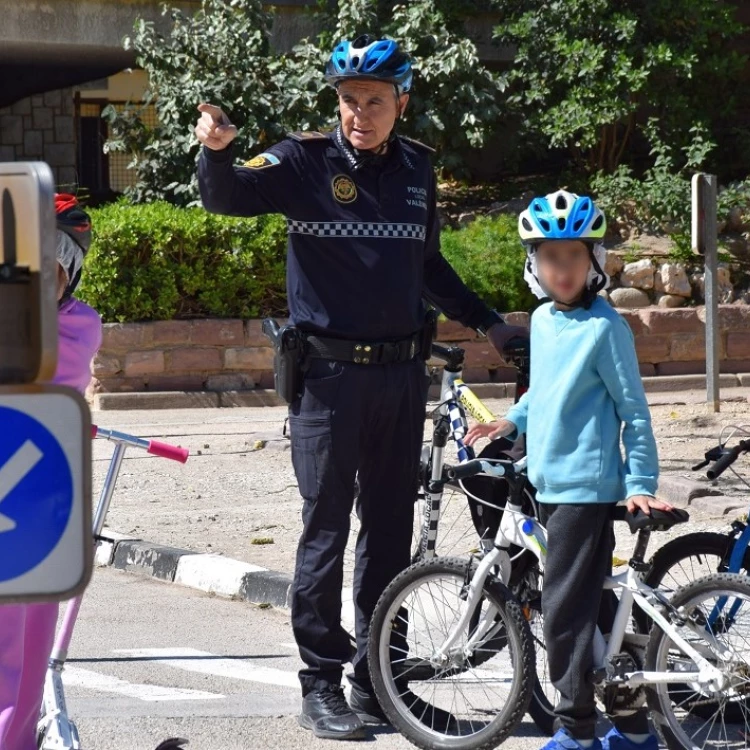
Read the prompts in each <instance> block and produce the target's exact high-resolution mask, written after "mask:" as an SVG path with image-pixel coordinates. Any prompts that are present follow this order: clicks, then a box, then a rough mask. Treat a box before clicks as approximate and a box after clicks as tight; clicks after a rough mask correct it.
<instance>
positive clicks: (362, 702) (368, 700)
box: [349, 685, 458, 732]
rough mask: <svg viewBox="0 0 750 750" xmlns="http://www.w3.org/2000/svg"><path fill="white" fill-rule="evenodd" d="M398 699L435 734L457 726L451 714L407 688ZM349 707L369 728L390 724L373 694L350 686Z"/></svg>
mask: <svg viewBox="0 0 750 750" xmlns="http://www.w3.org/2000/svg"><path fill="white" fill-rule="evenodd" d="M399 698H400V700H401V702H402V703H403V704H404V705H406V707H407V708H408V709H409V711H411V713H412V714H413V715H414V716H415V717H416V718H417V719H418V720H419V721H420V722H421V723H422V724H424V726H426V727H428V728H430V729H433V730H434V731H436V732H449V731H451V729H456V728H457V726H458V721H457V720H456V717H455V716H453V714H451V713H448V712H447V711H444V710H443V709H442V708H436V707H435V706H433V705H432V704H430V703H426V702H425V701H423V700H422V699H421V698H420V697H419V696H417V695H415V694H414V693H412V691H411V690H409V689H407V688H403V689H402V690H401V691H400V693H399ZM349 705H350V706H351V708H352V711H354V713H355V714H357V716H358V717H359V718H360V719H361V720H362V721H363V722H364V723H365V724H367V725H369V726H378V725H382V724H390V721H388V717H387V716H386V715H385V712H384V711H383V709H382V708H381V707H380V704H379V703H378V699H377V698H376V697H375V694H374V693H370V692H367V691H365V690H362V689H361V688H358V687H356V686H354V685H352V693H351V695H350V696H349Z"/></svg>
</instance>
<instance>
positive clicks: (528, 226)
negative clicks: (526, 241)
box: [521, 216, 534, 232]
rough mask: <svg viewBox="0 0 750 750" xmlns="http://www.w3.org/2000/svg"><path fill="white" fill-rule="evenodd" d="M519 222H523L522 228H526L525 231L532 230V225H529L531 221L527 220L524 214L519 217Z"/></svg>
mask: <svg viewBox="0 0 750 750" xmlns="http://www.w3.org/2000/svg"><path fill="white" fill-rule="evenodd" d="M521 224H523V228H524V229H525V230H526V231H527V232H531V231H533V229H534V228H533V227H532V226H531V222H530V221H529V220H528V219H527V218H526V217H525V216H524V217H523V218H522V219H521Z"/></svg>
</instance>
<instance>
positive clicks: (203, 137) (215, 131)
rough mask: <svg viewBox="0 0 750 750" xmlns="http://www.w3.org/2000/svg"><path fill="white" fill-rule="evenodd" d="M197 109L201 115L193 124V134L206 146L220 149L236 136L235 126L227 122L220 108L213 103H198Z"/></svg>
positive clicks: (215, 149)
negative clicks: (195, 123)
mask: <svg viewBox="0 0 750 750" xmlns="http://www.w3.org/2000/svg"><path fill="white" fill-rule="evenodd" d="M198 111H199V112H200V113H201V116H200V118H199V120H198V124H197V125H196V126H195V135H196V136H197V138H198V140H199V141H200V142H201V143H202V144H203V145H204V146H206V148H210V149H212V150H213V151H221V150H222V149H225V148H226V147H227V146H228V145H229V144H230V143H231V142H232V141H233V140H234V139H235V138H236V137H237V128H236V127H235V126H234V125H232V123H231V122H229V118H228V117H227V116H226V115H225V114H224V112H223V111H222V110H221V108H219V107H216V106H214V105H213V104H200V105H198Z"/></svg>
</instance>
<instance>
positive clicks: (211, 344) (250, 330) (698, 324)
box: [94, 305, 750, 392]
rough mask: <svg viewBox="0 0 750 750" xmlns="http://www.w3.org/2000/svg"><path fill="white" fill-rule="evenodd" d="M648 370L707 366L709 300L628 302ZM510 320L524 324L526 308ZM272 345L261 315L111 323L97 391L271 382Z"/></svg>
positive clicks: (448, 329) (736, 337)
mask: <svg viewBox="0 0 750 750" xmlns="http://www.w3.org/2000/svg"><path fill="white" fill-rule="evenodd" d="M621 313H622V314H623V315H624V317H625V319H626V320H627V321H628V323H629V324H630V327H631V329H632V330H633V334H634V336H635V342H636V350H637V352H638V359H639V362H640V364H641V373H642V374H643V375H644V376H654V375H683V374H684V375H689V374H700V373H704V372H705V356H704V355H705V346H706V343H705V308H703V307H692V308H681V309H676V310H669V309H662V308H657V307H650V308H645V309H642V310H637V311H636V310H622V311H621ZM507 317H508V320H509V322H511V323H515V324H518V325H525V324H527V322H528V315H527V314H526V313H512V314H511V315H510V316H507ZM720 320H721V336H720V342H721V354H720V356H721V360H722V363H721V369H722V371H723V372H728V373H737V372H750V306H747V305H722V306H721V307H720ZM439 340H440V341H441V342H445V343H454V344H459V345H461V346H462V347H463V348H465V349H466V352H467V366H466V370H465V371H464V375H465V378H466V379H467V381H469V382H513V381H514V380H515V373H514V371H513V370H512V369H510V368H507V367H504V366H503V363H502V361H501V359H500V356H499V355H498V354H497V352H495V350H494V349H493V348H492V347H491V346H490V345H489V343H488V342H487V340H486V339H483V338H482V337H480V336H478V335H477V334H475V333H474V332H473V331H469V330H467V329H466V328H464V327H463V326H461V325H459V324H457V323H443V324H441V326H440V334H439ZM272 366H273V352H272V350H271V348H270V344H269V343H268V340H267V339H266V338H265V337H264V336H263V334H262V332H261V328H260V321H257V320H248V321H244V322H243V321H241V320H195V321H165V322H158V323H129V324H119V323H109V324H107V325H105V327H104V341H103V344H102V348H101V350H100V352H99V355H98V356H97V358H96V360H95V361H94V376H95V378H96V380H95V382H94V392H112V391H174V390H180V391H182V390H184V391H201V390H210V391H235V390H247V389H250V388H271V387H272V384H273V377H272V372H271V370H272Z"/></svg>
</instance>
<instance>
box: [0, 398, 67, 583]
mask: <svg viewBox="0 0 750 750" xmlns="http://www.w3.org/2000/svg"><path fill="white" fill-rule="evenodd" d="M73 493H74V487H73V477H72V474H71V470H70V466H69V465H68V459H67V458H66V456H65V453H64V451H63V449H62V447H61V446H60V444H59V443H58V441H57V439H56V438H55V436H54V435H53V434H52V433H51V432H50V431H49V430H48V429H47V428H46V427H45V426H44V425H43V424H41V422H39V421H37V420H36V419H34V418H33V417H30V416H28V415H27V414H24V413H23V412H20V411H18V410H16V409H11V408H8V407H4V406H0V582H2V581H9V580H11V579H13V578H17V577H18V576H21V575H24V574H25V573H28V572H29V571H30V570H32V569H33V568H35V567H36V566H37V565H39V563H41V562H43V561H44V560H45V558H46V557H47V556H48V555H49V554H50V553H51V552H52V550H54V549H55V547H56V546H57V544H58V543H59V542H60V539H61V538H62V536H63V533H64V532H65V528H66V527H67V525H68V521H69V520H70V516H71V512H72V509H73Z"/></svg>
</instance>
